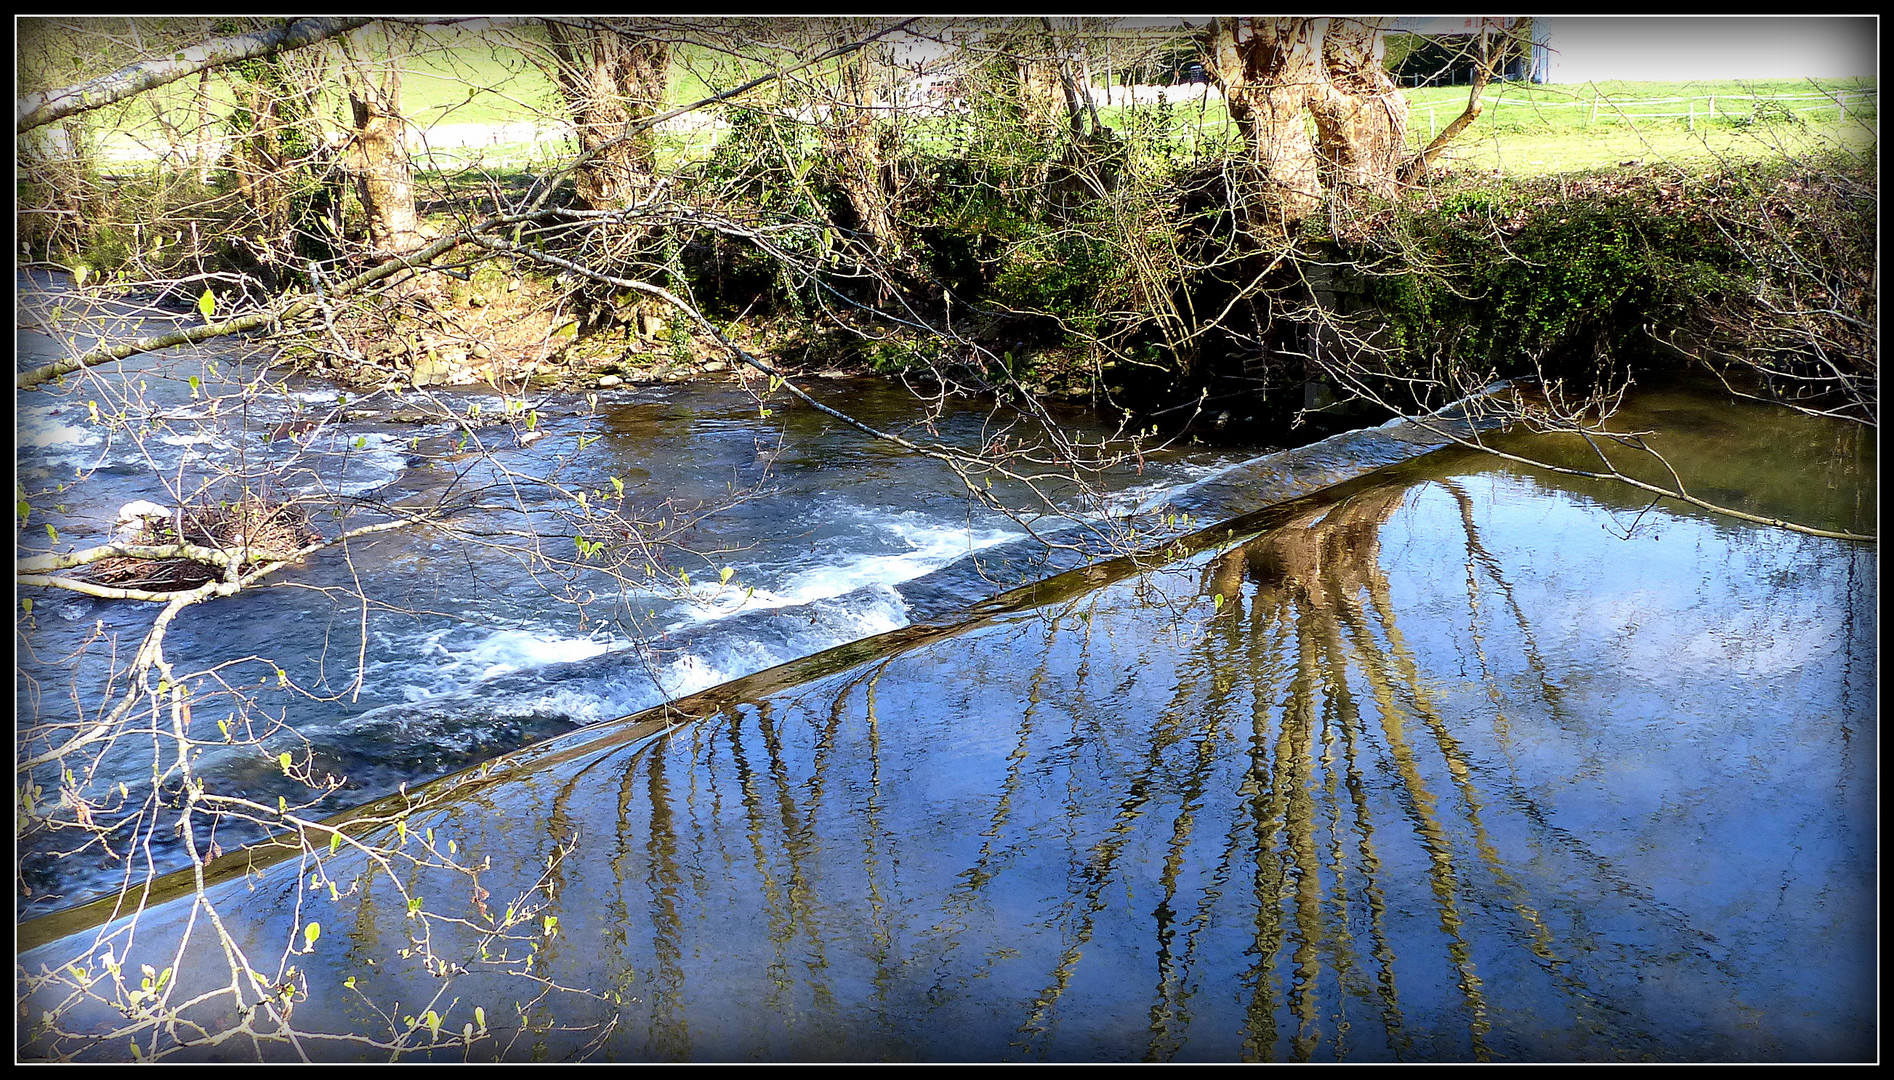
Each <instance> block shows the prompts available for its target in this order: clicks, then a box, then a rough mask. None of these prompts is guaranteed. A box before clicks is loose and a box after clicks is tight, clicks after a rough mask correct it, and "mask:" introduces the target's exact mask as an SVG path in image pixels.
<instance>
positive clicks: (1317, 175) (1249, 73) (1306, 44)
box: [1201, 18, 1407, 222]
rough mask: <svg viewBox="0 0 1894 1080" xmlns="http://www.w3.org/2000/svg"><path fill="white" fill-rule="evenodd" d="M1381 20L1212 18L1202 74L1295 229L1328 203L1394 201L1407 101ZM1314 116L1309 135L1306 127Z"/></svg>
mask: <svg viewBox="0 0 1894 1080" xmlns="http://www.w3.org/2000/svg"><path fill="white" fill-rule="evenodd" d="M1383 29H1384V26H1383V24H1382V23H1381V22H1380V21H1379V20H1365V21H1364V20H1360V19H1308V18H1260V19H1249V18H1244V19H1216V20H1213V21H1212V22H1211V23H1210V25H1209V26H1207V27H1206V28H1205V29H1204V31H1203V36H1202V39H1201V40H1202V47H1203V52H1204V58H1205V68H1206V69H1207V70H1208V71H1209V73H1210V77H1211V79H1212V81H1214V82H1215V83H1216V85H1217V87H1218V88H1219V89H1221V90H1222V91H1223V94H1224V99H1225V101H1227V102H1228V105H1229V110H1230V117H1231V119H1233V120H1234V121H1235V122H1236V125H1237V129H1238V131H1239V132H1240V133H1241V134H1242V137H1243V141H1244V144H1245V146H1246V147H1247V148H1248V150H1249V153H1250V155H1251V158H1252V160H1253V161H1254V162H1255V164H1256V165H1257V167H1258V169H1259V170H1260V171H1261V173H1262V175H1263V176H1264V178H1265V179H1266V180H1268V181H1269V182H1270V185H1271V189H1272V193H1273V197H1272V201H1273V204H1274V205H1272V206H1270V207H1269V208H1268V211H1269V216H1270V217H1272V218H1275V219H1276V220H1280V221H1284V222H1291V221H1296V220H1299V219H1301V218H1304V217H1307V216H1308V215H1309V214H1311V213H1313V212H1314V211H1315V210H1316V209H1317V207H1319V206H1320V205H1321V204H1322V202H1323V201H1324V200H1325V199H1327V198H1330V197H1335V198H1338V199H1341V200H1342V201H1348V202H1352V201H1355V200H1357V199H1358V198H1360V197H1361V196H1362V195H1379V196H1388V195H1391V194H1393V193H1394V191H1395V189H1396V188H1397V186H1398V185H1399V183H1400V174H1401V167H1402V164H1403V161H1404V158H1405V157H1406V154H1407V149H1406V139H1407V99H1406V98H1405V97H1403V96H1402V95H1401V93H1400V90H1399V89H1398V88H1397V87H1396V86H1395V85H1394V80H1393V79H1392V78H1390V77H1389V76H1388V73H1387V71H1386V69H1385V68H1384V66H1383V64H1382V57H1383V52H1382V49H1383V44H1382V32H1383ZM1311 119H1313V121H1314V123H1313V125H1312V126H1313V133H1311V130H1310V129H1311V124H1310V120H1311Z"/></svg>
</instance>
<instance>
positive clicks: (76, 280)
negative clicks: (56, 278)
mask: <svg viewBox="0 0 1894 1080" xmlns="http://www.w3.org/2000/svg"><path fill="white" fill-rule="evenodd" d="M91 273H92V268H91V267H90V266H87V265H86V264H85V263H80V264H78V265H77V266H74V267H73V268H72V287H73V288H75V289H83V288H85V279H86V278H87V277H89V276H90V275H91Z"/></svg>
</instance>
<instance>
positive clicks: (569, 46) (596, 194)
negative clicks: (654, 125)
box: [546, 22, 671, 210]
mask: <svg viewBox="0 0 1894 1080" xmlns="http://www.w3.org/2000/svg"><path fill="white" fill-rule="evenodd" d="M546 34H547V38H548V39H549V40H550V42H551V44H552V55H553V60H554V68H553V72H552V74H553V79H554V82H555V83H556V84H557V85H558V87H559V93H560V95H561V96H562V97H564V98H565V101H566V106H567V108H568V109H569V110H570V111H571V113H572V123H573V126H574V127H575V128H576V129H577V131H578V136H579V153H580V156H581V159H582V160H581V162H580V164H579V167H578V171H577V174H576V175H575V177H574V184H575V186H576V187H577V189H578V196H579V202H580V203H581V204H583V205H584V206H585V208H586V209H588V210H623V209H625V208H626V207H629V206H635V205H637V204H638V203H639V202H640V201H642V200H643V199H644V198H645V197H646V196H648V195H649V194H650V192H651V189H652V188H653V186H654V184H655V177H656V173H657V161H656V157H655V152H654V149H653V146H654V140H653V132H652V131H651V130H650V129H649V128H644V127H643V126H642V125H644V124H645V122H646V121H649V120H650V119H651V117H652V116H654V115H656V113H657V111H658V110H659V109H661V108H663V106H664V92H665V87H666V85H667V83H668V81H669V76H670V68H671V46H670V45H669V44H668V43H665V42H661V41H653V40H651V39H649V38H637V37H633V36H631V35H629V34H626V33H623V32H621V31H618V30H613V29H609V28H605V27H576V26H571V25H568V24H566V23H560V22H549V23H547V24H546Z"/></svg>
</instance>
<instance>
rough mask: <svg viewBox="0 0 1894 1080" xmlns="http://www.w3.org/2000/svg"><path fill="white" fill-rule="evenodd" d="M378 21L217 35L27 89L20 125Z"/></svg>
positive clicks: (303, 23)
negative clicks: (82, 78)
mask: <svg viewBox="0 0 1894 1080" xmlns="http://www.w3.org/2000/svg"><path fill="white" fill-rule="evenodd" d="M373 21H374V20H372V19H300V20H297V21H296V22H292V23H285V24H283V25H282V26H278V27H273V28H271V29H268V30H258V31H257V32H255V33H253V34H239V35H237V36H235V37H224V38H213V39H212V40H210V41H206V42H205V43H203V44H202V45H194V46H192V47H191V48H188V49H184V50H182V51H180V52H179V53H177V55H175V56H173V57H172V58H171V59H169V60H143V61H140V62H138V63H136V64H127V65H126V66H124V67H122V68H119V69H118V70H117V71H114V72H112V73H111V74H110V75H101V76H99V77H98V78H96V79H92V80H90V81H88V82H83V83H80V84H79V85H77V86H66V87H61V88H60V89H57V90H45V91H41V92H39V93H36V94H25V95H22V96H21V97H20V99H19V100H18V101H17V102H16V103H15V105H14V108H15V112H16V119H17V126H16V128H15V130H17V131H21V132H26V131H31V130H33V129H34V128H36V127H42V126H44V125H46V124H50V123H52V122H53V121H55V120H63V119H65V118H66V117H68V116H72V115H74V114H75V113H82V112H86V111H88V110H91V109H97V108H100V107H101V106H105V105H110V104H112V103H113V102H115V101H123V100H125V99H126V98H129V97H135V96H137V95H139V94H142V93H144V92H145V91H147V90H150V89H151V88H153V87H156V86H163V85H164V84H166V83H170V82H176V81H178V80H179V79H183V78H188V77H189V76H192V75H195V74H197V73H198V72H200V71H207V70H209V69H211V68H214V67H222V66H223V65H225V64H233V63H236V62H237V61H239V60H252V59H255V58H256V57H259V56H270V55H273V54H275V53H281V52H289V51H291V50H293V49H301V48H306V47H308V46H310V45H314V44H316V43H317V42H320V41H327V40H328V39H330V38H332V37H335V36H337V35H339V34H346V33H348V32H349V31H350V30H353V29H355V28H356V27H358V26H366V25H368V24H369V23H370V22H373Z"/></svg>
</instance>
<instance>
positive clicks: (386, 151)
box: [342, 31, 425, 257]
mask: <svg viewBox="0 0 1894 1080" xmlns="http://www.w3.org/2000/svg"><path fill="white" fill-rule="evenodd" d="M360 37H361V32H360V31H357V33H356V34H355V35H351V37H349V38H344V39H343V43H342V57H343V60H342V81H343V83H344V84H345V85H346V86H347V88H348V95H349V112H350V121H351V125H352V130H351V131H350V141H349V153H348V163H349V171H350V172H352V173H354V174H355V190H356V193H357V195H358V196H359V197H360V198H361V200H362V211H363V213H364V214H366V215H367V217H368V246H369V247H370V248H371V249H372V250H373V251H374V253H375V255H376V256H377V257H385V256H388V255H406V254H408V253H409V252H412V251H414V250H415V249H417V248H419V247H420V246H421V245H422V244H423V243H424V242H425V241H424V240H423V238H422V236H421V231H420V221H419V219H418V218H417V217H416V216H415V211H414V171H413V165H412V163H411V162H410V160H409V158H408V147H407V121H406V120H404V119H403V118H402V115H401V67H400V65H399V64H398V63H397V62H396V57H395V56H393V55H389V56H386V57H383V58H382V59H381V60H380V62H379V63H377V62H375V61H372V60H368V59H365V58H364V57H363V55H362V54H363V51H364V50H363V49H362V47H361V46H362V45H363V44H364V43H363V42H362V41H361V40H360Z"/></svg>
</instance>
